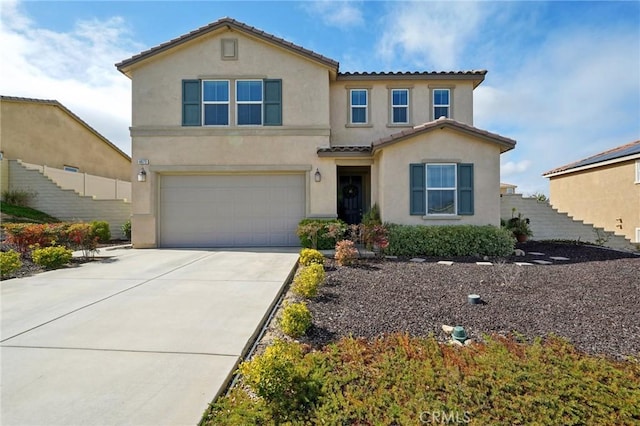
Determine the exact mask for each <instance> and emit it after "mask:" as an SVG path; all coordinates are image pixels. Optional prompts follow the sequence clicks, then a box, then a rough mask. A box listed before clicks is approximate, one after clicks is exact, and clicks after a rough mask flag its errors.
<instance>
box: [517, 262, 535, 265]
mask: <svg viewBox="0 0 640 426" xmlns="http://www.w3.org/2000/svg"><path fill="white" fill-rule="evenodd" d="M515 264H516V265H518V266H533V263H529V262H515Z"/></svg>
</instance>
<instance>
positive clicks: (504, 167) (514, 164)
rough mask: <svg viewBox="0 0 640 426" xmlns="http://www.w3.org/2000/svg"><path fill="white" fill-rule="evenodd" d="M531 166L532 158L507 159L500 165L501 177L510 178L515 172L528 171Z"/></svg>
mask: <svg viewBox="0 0 640 426" xmlns="http://www.w3.org/2000/svg"><path fill="white" fill-rule="evenodd" d="M530 167H531V161H530V160H521V161H507V162H506V163H503V164H501V165H500V175H501V177H505V178H508V177H509V176H512V175H514V174H517V173H522V172H526V171H527V170H529V168H530Z"/></svg>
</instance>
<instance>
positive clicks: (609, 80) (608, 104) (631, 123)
mask: <svg viewBox="0 0 640 426" xmlns="http://www.w3.org/2000/svg"><path fill="white" fill-rule="evenodd" d="M223 16H230V17H232V18H234V19H237V20H239V21H242V22H244V23H246V24H248V25H252V26H255V27H257V28H259V29H261V30H264V31H267V32H269V33H271V34H275V35H277V36H279V37H282V38H284V39H286V40H289V41H291V42H293V43H296V44H299V45H301V46H303V47H306V48H308V49H311V50H314V51H316V52H318V53H321V54H323V55H325V56H328V57H330V58H332V59H335V60H337V61H339V62H340V70H341V71H450V70H453V71H457V70H472V69H487V70H488V71H489V72H488V74H487V77H486V79H485V81H484V83H483V84H482V85H480V86H479V87H478V88H477V89H476V90H475V92H474V93H475V97H474V114H475V121H474V125H475V126H477V127H479V128H481V129H484V130H488V131H491V132H495V133H499V134H501V135H503V136H507V137H510V138H513V139H516V140H517V141H518V145H517V147H516V149H515V150H513V151H511V152H509V153H507V154H504V155H503V156H502V161H501V163H502V167H501V180H502V181H503V182H509V183H513V184H516V185H518V186H519V190H520V191H522V192H523V193H525V194H532V193H534V192H545V193H546V192H547V191H548V184H547V180H546V179H544V178H542V177H541V176H540V175H541V173H543V172H545V171H547V170H549V169H552V168H555V167H558V166H561V165H564V164H566V163H569V162H572V161H575V160H578V159H581V158H583V157H587V156H590V155H592V154H595V153H598V152H600V151H604V150H606V149H609V148H613V147H615V146H619V145H623V144H626V143H628V142H632V141H634V140H637V139H640V2H639V1H618V2H616V1H607V2H593V1H589V2H583V1H570V2H560V1H553V2H542V1H533V2H519V1H510V2H509V1H499V2H493V1H476V2H458V1H449V2H444V3H441V2H433V1H420V2H400V1H394V2H381V1H380V2H378V1H348V2H347V1H303V2H293V1H286V2H272V1H258V2H247V1H235V2H220V1H216V2H213V1H195V2H186V1H185V2H175V1H162V2H154V1H137V2H133V1H103V2H88V1H72V2H62V1H37V2H36V1H16V0H0V20H1V23H2V26H1V27H0V46H1V47H0V64H1V65H0V93H1V94H2V95H7V96H25V97H34V98H40V99H57V100H59V101H60V102H62V103H63V104H64V105H65V106H67V107H68V108H69V109H71V110H72V111H74V112H75V113H76V114H77V115H79V116H80V117H82V118H83V119H84V120H85V121H87V122H88V123H89V124H90V125H91V126H93V127H94V128H96V129H97V130H98V131H99V132H100V133H102V134H103V135H104V136H106V137H107V138H108V139H110V140H111V141H113V142H114V143H115V144H117V145H118V146H119V147H120V148H122V149H123V150H124V151H125V152H127V153H130V152H131V146H130V144H131V142H130V138H129V131H128V127H129V125H130V117H131V106H130V104H131V90H130V81H129V79H128V78H126V77H125V76H124V75H122V74H120V73H119V72H118V71H117V70H116V69H115V67H114V64H115V63H116V62H119V61H121V60H123V59H126V58H129V57H130V56H132V55H134V54H136V53H139V52H140V51H142V50H145V49H148V48H150V47H152V46H155V45H158V44H160V43H163V42H165V41H168V40H170V39H172V38H175V37H178V36H180V35H182V34H185V33H187V32H189V31H192V30H194V29H196V28H198V27H200V26H203V25H206V24H208V23H210V22H213V21H215V20H217V19H219V18H221V17H223Z"/></svg>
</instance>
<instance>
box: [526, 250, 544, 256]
mask: <svg viewBox="0 0 640 426" xmlns="http://www.w3.org/2000/svg"><path fill="white" fill-rule="evenodd" d="M529 254H530V255H531V256H544V253H540V252H539V251H530V252H529Z"/></svg>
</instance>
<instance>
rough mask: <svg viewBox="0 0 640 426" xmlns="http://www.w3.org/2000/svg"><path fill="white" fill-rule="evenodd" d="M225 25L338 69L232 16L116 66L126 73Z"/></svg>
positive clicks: (331, 60) (327, 61)
mask: <svg viewBox="0 0 640 426" xmlns="http://www.w3.org/2000/svg"><path fill="white" fill-rule="evenodd" d="M223 27H227V28H230V29H231V28H233V29H235V30H238V31H242V32H244V33H247V34H250V35H252V36H254V37H257V38H260V39H262V40H264V41H268V42H271V43H274V44H277V45H279V46H280V47H282V48H285V49H287V50H291V51H293V52H295V53H298V54H300V55H302V56H306V57H308V58H309V59H312V60H315V61H317V62H320V63H322V64H323V65H325V66H327V67H329V68H333V69H334V70H335V71H336V72H337V70H338V62H337V61H334V60H333V59H330V58H327V57H326V56H323V55H321V54H319V53H316V52H313V51H311V50H308V49H305V48H304V47H302V46H298V45H296V44H293V43H291V42H288V41H286V40H284V39H282V38H280V37H276V36H274V35H272V34H269V33H266V32H264V31H262V30H259V29H257V28H255V27H252V26H249V25H247V24H244V23H242V22H240V21H236V20H235V19H232V18H228V17H225V18H222V19H219V20H217V21H215V22H212V23H210V24H208V25H205V26H204V27H200V28H198V29H197V30H193V31H191V32H189V33H187V34H184V35H181V36H180V37H177V38H174V39H173V40H169V41H167V42H165V43H162V44H160V45H158V46H155V47H152V48H151V49H149V50H145V51H144V52H141V53H139V54H137V55H134V56H132V57H131V58H129V59H125V60H124V61H122V62H119V63H117V64H116V68H118V70H119V71H120V72H122V73H124V68H127V67H129V66H131V65H133V64H135V63H137V62H140V61H142V60H144V59H147V58H149V57H151V56H154V55H156V54H158V53H160V52H164V51H166V50H169V49H171V48H173V47H175V46H179V45H181V44H183V43H186V42H188V41H191V40H193V39H195V38H197V37H200V36H201V35H203V34H207V33H209V32H212V31H216V30H218V29H220V28H223Z"/></svg>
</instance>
